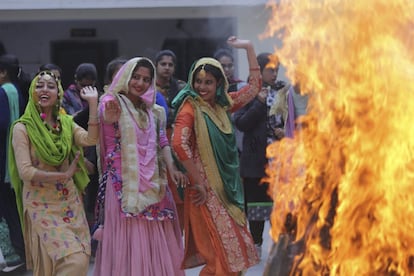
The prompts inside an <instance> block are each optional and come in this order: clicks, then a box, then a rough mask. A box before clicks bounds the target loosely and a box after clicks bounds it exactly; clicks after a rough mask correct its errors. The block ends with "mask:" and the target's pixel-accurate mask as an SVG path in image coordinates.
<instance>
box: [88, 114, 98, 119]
mask: <svg viewBox="0 0 414 276" xmlns="http://www.w3.org/2000/svg"><path fill="white" fill-rule="evenodd" d="M89 119H96V120H98V119H99V116H91V115H89Z"/></svg>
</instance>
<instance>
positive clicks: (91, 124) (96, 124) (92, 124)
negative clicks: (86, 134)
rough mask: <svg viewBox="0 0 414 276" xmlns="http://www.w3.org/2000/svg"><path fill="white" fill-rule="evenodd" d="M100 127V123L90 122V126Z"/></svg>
mask: <svg viewBox="0 0 414 276" xmlns="http://www.w3.org/2000/svg"><path fill="white" fill-rule="evenodd" d="M98 125H99V122H95V123H93V122H88V126H98Z"/></svg>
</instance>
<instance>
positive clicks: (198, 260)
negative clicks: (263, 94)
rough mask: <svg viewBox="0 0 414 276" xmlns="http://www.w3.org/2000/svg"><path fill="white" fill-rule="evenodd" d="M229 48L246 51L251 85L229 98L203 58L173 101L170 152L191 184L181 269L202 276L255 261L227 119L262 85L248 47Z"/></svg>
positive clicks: (217, 72) (218, 72)
mask: <svg viewBox="0 0 414 276" xmlns="http://www.w3.org/2000/svg"><path fill="white" fill-rule="evenodd" d="M228 44H229V45H231V46H233V47H235V48H242V49H246V51H247V57H248V60H249V65H250V68H251V76H250V80H249V85H247V86H246V87H245V88H243V89H242V90H241V91H237V92H231V93H228V82H227V79H226V76H225V73H224V70H223V68H222V66H221V64H220V63H219V62H218V61H217V60H215V59H213V58H201V59H199V60H197V61H196V62H195V63H194V64H193V66H192V67H191V69H190V73H189V78H188V84H187V86H186V87H185V88H184V89H182V90H181V91H180V93H179V94H178V95H177V97H176V98H175V99H174V101H173V107H174V108H175V109H176V110H177V113H176V119H175V126H174V134H173V149H174V151H175V153H176V155H177V157H178V159H179V160H180V161H181V162H182V164H183V166H184V167H185V169H186V171H187V172H188V175H189V177H190V182H191V184H190V185H189V187H187V189H186V190H185V192H184V209H185V210H186V213H185V214H184V216H185V219H184V223H185V225H184V229H185V231H184V233H185V241H186V250H185V252H186V255H185V257H184V261H183V267H184V268H190V267H194V266H199V265H203V264H206V265H205V266H204V267H203V268H202V270H201V273H200V275H212V274H214V275H230V276H231V275H239V274H240V272H242V271H244V270H247V268H249V267H251V266H253V265H255V264H256V263H258V261H259V260H258V257H257V254H256V249H255V247H254V244H253V240H252V237H251V235H250V233H249V230H248V229H247V224H246V217H245V214H244V211H243V206H244V202H243V191H242V187H241V181H240V177H239V172H238V167H239V162H238V160H239V159H238V151H237V147H236V141H235V136H234V131H233V126H232V124H231V121H230V117H229V115H230V112H232V111H235V110H237V109H238V108H240V107H242V106H243V105H245V104H246V103H247V102H248V101H250V100H251V99H253V98H254V97H255V96H256V95H257V93H258V92H259V90H260V87H261V79H260V72H259V71H258V63H257V60H256V55H255V52H254V48H253V45H252V44H251V42H250V41H248V40H240V39H237V38H236V37H230V38H229V39H228ZM224 222H225V223H224ZM206 237H208V239H207V240H206Z"/></svg>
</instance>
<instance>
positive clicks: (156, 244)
mask: <svg viewBox="0 0 414 276" xmlns="http://www.w3.org/2000/svg"><path fill="white" fill-rule="evenodd" d="M227 44H228V48H220V49H218V50H217V51H216V52H215V53H212V55H211V57H202V58H200V59H197V60H195V61H194V63H193V65H192V66H191V68H190V69H189V73H188V78H187V80H186V81H183V80H179V79H176V78H175V76H174V72H175V69H176V66H177V57H176V55H175V53H174V52H173V51H171V50H168V49H163V50H161V51H159V52H158V53H157V54H156V56H155V57H154V58H153V59H150V58H147V57H139V56H138V57H132V58H124V57H119V58H116V59H114V60H112V61H111V62H109V63H108V65H107V67H106V73H105V78H104V79H105V83H104V84H103V85H102V87H103V88H102V91H100V89H99V88H98V87H100V86H98V85H97V80H98V75H97V74H98V73H97V69H96V67H95V65H94V64H92V63H82V64H79V66H78V67H77V69H76V71H75V72H74V81H73V83H72V84H70V85H69V86H68V87H67V88H66V89H64V88H63V87H62V83H61V75H62V69H61V68H60V67H59V66H58V65H56V64H52V63H47V64H43V65H41V66H40V67H39V69H38V71H37V72H36V73H35V74H34V77H33V78H31V79H28V78H27V74H24V72H22V70H21V66H20V65H19V62H18V59H17V58H16V57H15V56H14V55H11V54H2V55H0V85H1V86H0V102H1V104H2V109H1V116H0V128H1V131H0V133H1V135H0V143H1V144H0V180H1V182H0V197H1V198H0V204H1V208H0V270H2V271H5V272H7V271H12V270H13V269H16V268H18V267H24V269H29V270H33V275H39V276H44V275H46V276H47V275H87V273H88V269H89V265H90V262H91V261H92V262H94V265H93V270H94V275H96V276H98V275H116V274H119V275H148V276H150V275H185V269H188V268H192V267H197V266H202V268H201V271H200V275H243V273H245V272H246V271H247V270H248V269H249V268H250V267H252V266H254V265H256V264H257V263H259V262H260V259H261V254H262V243H263V229H264V223H265V221H266V220H269V216H270V211H271V209H272V200H271V198H270V197H269V196H268V195H267V184H266V183H262V179H263V177H264V176H265V168H266V165H267V162H268V160H267V159H266V147H267V145H268V144H269V143H273V142H274V141H277V140H280V139H283V138H284V137H292V136H293V133H294V129H295V119H296V117H297V116H298V115H302V114H303V113H304V112H306V111H305V110H306V101H305V100H304V99H303V97H301V96H300V94H299V93H298V91H295V87H294V86H291V85H289V84H287V83H285V82H281V81H278V80H277V73H278V69H279V63H278V62H277V59H275V58H274V57H273V56H272V54H270V53H262V54H259V55H256V52H255V50H254V47H253V44H252V43H251V42H250V41H249V40H244V39H239V38H237V37H234V36H231V37H229V38H228V40H227ZM233 49H241V50H244V51H245V52H246V58H247V61H248V66H249V75H248V77H247V79H246V80H245V81H242V80H240V79H238V78H237V77H236V75H235V72H236V70H235V68H236V64H235V59H234V57H233ZM275 60H276V62H275ZM295 99H296V101H295ZM296 102H297V104H296ZM298 106H299V107H298ZM298 110H300V111H298Z"/></svg>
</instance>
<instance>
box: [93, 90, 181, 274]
mask: <svg viewBox="0 0 414 276" xmlns="http://www.w3.org/2000/svg"><path fill="white" fill-rule="evenodd" d="M111 98H112V96H110V95H109V96H106V97H105V98H104V99H103V100H102V102H101V105H100V107H101V114H102V112H103V110H104V106H105V102H106V101H107V100H109V99H111ZM123 112H124V111H123ZM150 116H154V117H153V118H154V120H159V119H158V118H157V116H156V115H155V114H154V113H153V114H151V115H150ZM101 120H102V118H101ZM131 120H132V118H131ZM101 126H102V130H101V133H102V134H101V141H100V142H101V146H100V148H101V152H100V156H101V158H103V162H102V160H101V164H103V167H102V174H103V176H104V179H106V185H105V186H106V192H105V208H104V210H105V211H104V214H105V215H104V217H105V220H104V228H103V239H102V241H101V242H99V246H98V251H97V255H96V263H95V270H94V275H96V276H98V275H99V276H104V275H123V276H124V275H125V276H128V275H130V276H133V275H140V276H146V275H147V276H152V275H161V276H162V275H165V276H169V275H184V271H183V270H182V269H181V268H180V265H181V261H182V258H183V246H182V238H181V231H180V227H179V223H178V219H177V211H176V207H175V204H174V200H173V198H172V195H171V191H170V190H169V188H168V186H167V185H166V183H167V182H166V181H167V180H166V171H165V166H164V165H163V164H162V162H160V158H155V160H151V161H150V162H157V164H156V165H155V166H153V164H147V166H144V165H143V164H142V163H141V162H140V166H139V168H137V170H141V171H140V173H141V174H143V175H148V174H154V176H153V177H152V179H154V177H155V179H156V181H160V182H165V188H164V189H163V191H162V192H163V193H165V195H164V196H163V197H162V199H161V201H160V202H158V203H156V204H152V205H150V206H148V207H146V208H145V210H144V211H142V212H140V213H139V214H138V215H136V216H130V215H126V214H125V213H123V212H122V211H121V204H120V199H119V193H120V192H121V191H122V173H121V172H122V164H121V143H120V141H121V131H120V126H119V125H118V123H115V124H101ZM155 126H156V127H158V128H159V129H157V131H156V133H158V134H159V135H158V137H157V139H158V143H157V145H156V146H157V149H155V150H156V151H157V152H158V154H160V150H161V148H162V146H165V145H167V144H168V140H167V139H166V136H165V129H163V128H162V126H164V124H163V123H157V124H155ZM135 131H136V132H137V137H138V138H137V140H138V141H137V142H136V146H137V147H140V146H139V145H142V144H145V143H146V141H143V139H144V137H145V135H144V134H142V133H141V135H140V130H139V128H138V126H136V127H135ZM139 150H141V151H143V150H144V151H145V150H149V149H148V148H145V147H142V148H140V149H139ZM140 161H142V160H140ZM146 167H150V168H153V167H155V168H157V169H156V170H155V171H152V172H148V171H145V170H146Z"/></svg>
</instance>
